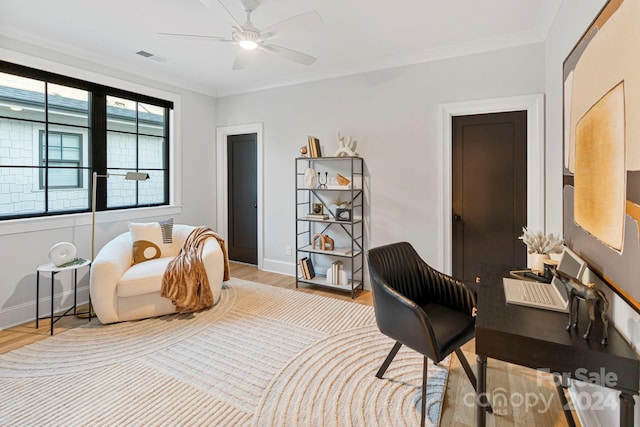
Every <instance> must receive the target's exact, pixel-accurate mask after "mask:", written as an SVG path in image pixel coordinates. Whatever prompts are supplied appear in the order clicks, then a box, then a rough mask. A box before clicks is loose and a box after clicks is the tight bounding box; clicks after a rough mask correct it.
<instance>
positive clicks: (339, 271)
mask: <svg viewBox="0 0 640 427" xmlns="http://www.w3.org/2000/svg"><path fill="white" fill-rule="evenodd" d="M327 283H328V284H330V285H348V284H349V276H348V275H347V272H346V271H345V270H344V269H343V268H342V261H335V262H333V263H332V264H331V267H329V268H328V269H327Z"/></svg>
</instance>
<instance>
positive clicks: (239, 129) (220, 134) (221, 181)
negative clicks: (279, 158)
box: [216, 123, 264, 270]
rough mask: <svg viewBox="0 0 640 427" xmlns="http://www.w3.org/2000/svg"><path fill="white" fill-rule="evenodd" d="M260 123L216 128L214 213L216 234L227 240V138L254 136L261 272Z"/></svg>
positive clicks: (261, 189)
mask: <svg viewBox="0 0 640 427" xmlns="http://www.w3.org/2000/svg"><path fill="white" fill-rule="evenodd" d="M262 127H263V125H262V123H250V124H244V125H234V126H220V127H217V128H216V212H217V228H218V230H217V232H218V234H220V235H221V236H222V237H223V238H224V239H225V240H228V237H229V236H228V231H229V216H228V212H229V211H228V207H229V188H228V185H229V182H228V175H227V174H228V164H227V137H229V136H231V135H242V134H245V133H255V134H256V146H257V151H258V152H257V153H256V154H257V177H258V182H257V183H256V185H257V191H258V194H257V199H258V200H257V202H258V212H257V215H258V236H257V239H258V242H257V243H258V269H260V270H262V264H263V257H264V252H263V246H264V245H263V242H264V238H263V237H264V227H263V224H264V209H263V205H264V203H263V201H264V197H263V184H262V183H263V182H264V179H263V157H264V151H263V143H262V133H263V131H262Z"/></svg>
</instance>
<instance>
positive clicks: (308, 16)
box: [260, 10, 323, 37]
mask: <svg viewBox="0 0 640 427" xmlns="http://www.w3.org/2000/svg"><path fill="white" fill-rule="evenodd" d="M322 23H323V21H322V17H321V16H320V14H319V13H318V12H316V11H315V10H310V11H308V12H305V13H301V14H300V15H296V16H292V17H291V18H287V19H285V20H284V21H280V22H278V23H277V24H273V25H272V26H270V27H267V28H265V29H264V30H262V31H261V32H260V33H261V34H262V35H265V34H266V33H272V34H269V37H271V36H275V35H276V34H278V33H284V32H288V31H300V30H306V29H309V28H314V27H316V26H319V25H322Z"/></svg>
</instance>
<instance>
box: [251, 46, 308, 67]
mask: <svg viewBox="0 0 640 427" xmlns="http://www.w3.org/2000/svg"><path fill="white" fill-rule="evenodd" d="M258 48H259V49H262V50H264V51H266V52H270V53H274V54H276V55H280V56H282V57H283V58H286V59H288V60H289V61H293V62H297V63H298V64H303V65H311V64H313V63H314V62H315V61H316V58H315V57H313V56H311V55H307V54H306V53H302V52H298V51H297V50H293V49H289V48H286V47H282V46H277V45H275V44H260V45H258Z"/></svg>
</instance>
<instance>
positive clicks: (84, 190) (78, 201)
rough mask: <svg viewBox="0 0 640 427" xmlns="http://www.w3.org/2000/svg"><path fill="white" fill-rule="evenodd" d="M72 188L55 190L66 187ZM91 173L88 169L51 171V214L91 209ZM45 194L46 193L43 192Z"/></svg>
mask: <svg viewBox="0 0 640 427" xmlns="http://www.w3.org/2000/svg"><path fill="white" fill-rule="evenodd" d="M72 181H73V183H72V184H71V188H55V187H52V185H66V184H69V183H71V182H72ZM88 182H89V171H88V170H86V169H81V170H78V169H75V168H69V169H49V212H63V211H77V210H82V209H89V208H90V204H89V197H90V196H89V186H88V185H87V184H86V183H88ZM43 193H44V192H43Z"/></svg>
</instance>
